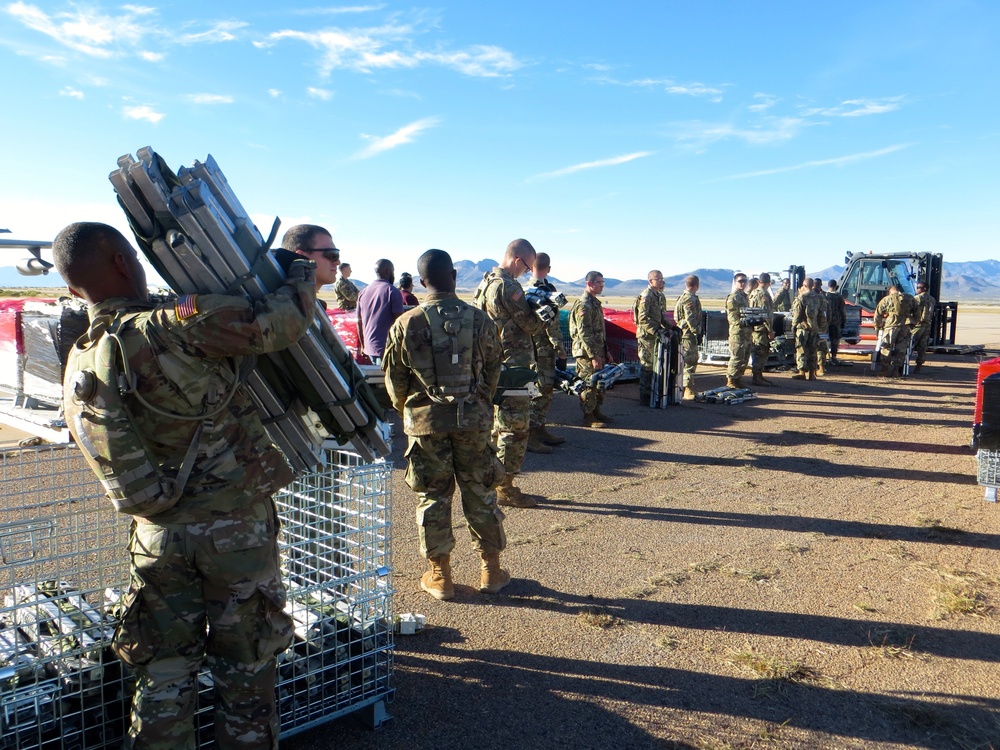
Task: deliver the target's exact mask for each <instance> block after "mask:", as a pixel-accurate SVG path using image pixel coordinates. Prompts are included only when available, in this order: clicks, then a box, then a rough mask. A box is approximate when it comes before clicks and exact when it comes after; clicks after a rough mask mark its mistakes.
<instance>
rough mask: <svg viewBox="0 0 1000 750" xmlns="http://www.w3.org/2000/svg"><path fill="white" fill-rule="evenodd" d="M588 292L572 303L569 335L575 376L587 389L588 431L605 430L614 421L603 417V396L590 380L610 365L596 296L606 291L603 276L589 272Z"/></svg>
mask: <svg viewBox="0 0 1000 750" xmlns="http://www.w3.org/2000/svg"><path fill="white" fill-rule="evenodd" d="M586 284H587V285H586V288H585V289H584V291H583V294H581V295H580V298H579V299H578V300H577V301H576V302H574V303H573V311H572V312H571V313H570V318H569V335H570V336H571V337H572V338H573V356H574V357H576V374H577V377H579V378H580V379H581V380H583V381H584V382H585V383H588V387H587V388H585V389H584V390H583V391H582V392H581V393H580V407H581V408H582V409H583V424H584V426H585V427H604V426H605V425H606V424H610V423H611V422H613V421H614V420H613V419H612V418H611V417H609V416H607V415H606V414H603V413H601V405H602V404H603V403H604V392H603V391H599V390H598V389H597V388H596V387H592V386H589V382H590V378H591V376H592V375H593V374H594V373H595V372H597V371H598V370H600V369H601V368H603V367H604V365H605V364H606V363H607V361H608V353H607V344H606V339H605V330H604V311H603V310H602V308H601V301H600V300H599V299H597V295H598V294H600V293H601V292H603V291H604V276H603V275H602V274H600V273H598V272H597V271H590V272H588V273H587V276H586Z"/></svg>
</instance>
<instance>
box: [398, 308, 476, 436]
mask: <svg viewBox="0 0 1000 750" xmlns="http://www.w3.org/2000/svg"><path fill="white" fill-rule="evenodd" d="M420 312H422V313H423V316H424V320H426V321H427V329H426V331H427V332H426V334H425V336H426V337H427V338H429V340H430V346H424V347H415V348H414V350H412V351H409V352H408V354H409V355H410V367H411V368H412V370H413V374H414V375H415V376H416V378H417V380H418V381H419V382H420V385H421V386H422V387H423V389H424V392H425V393H426V394H427V397H428V398H429V399H430V400H431V401H434V402H436V403H439V404H454V405H456V406H457V407H458V421H459V423H461V421H462V412H463V410H464V407H465V404H467V403H471V402H472V401H474V400H475V398H476V394H477V392H478V390H479V386H480V384H481V377H480V376H481V369H482V360H483V357H482V355H480V357H479V360H478V361H477V360H476V357H475V356H474V349H473V348H474V347H475V346H478V345H479V344H478V342H477V338H478V335H477V334H480V333H481V331H476V330H475V327H476V311H475V309H474V308H472V307H471V306H468V305H462V306H459V305H457V304H455V303H454V302H451V303H449V302H447V301H446V302H443V303H427V302H425V303H424V304H422V305H420Z"/></svg>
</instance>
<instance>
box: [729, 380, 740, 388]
mask: <svg viewBox="0 0 1000 750" xmlns="http://www.w3.org/2000/svg"><path fill="white" fill-rule="evenodd" d="M741 387H742V386H741V385H740V384H739V381H737V380H736V378H726V388H741Z"/></svg>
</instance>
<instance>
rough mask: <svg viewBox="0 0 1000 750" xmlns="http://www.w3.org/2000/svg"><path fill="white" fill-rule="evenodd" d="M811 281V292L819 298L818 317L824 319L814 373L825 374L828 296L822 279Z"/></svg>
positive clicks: (828, 329)
mask: <svg viewBox="0 0 1000 750" xmlns="http://www.w3.org/2000/svg"><path fill="white" fill-rule="evenodd" d="M812 283H813V292H814V293H815V294H816V297H817V298H818V299H819V308H820V313H821V316H820V318H819V319H820V320H822V321H824V322H823V324H821V326H820V329H819V336H820V338H819V340H818V341H817V342H816V374H817V375H826V361H827V359H828V358H829V356H830V298H829V297H827V296H826V292H824V291H823V279H813V280H812ZM824 336H825V337H826V338H823V337H824Z"/></svg>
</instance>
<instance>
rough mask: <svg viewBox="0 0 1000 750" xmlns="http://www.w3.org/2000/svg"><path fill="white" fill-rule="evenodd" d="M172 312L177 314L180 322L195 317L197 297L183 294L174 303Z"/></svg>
mask: <svg viewBox="0 0 1000 750" xmlns="http://www.w3.org/2000/svg"><path fill="white" fill-rule="evenodd" d="M174 311H175V312H176V313H177V317H178V318H179V319H180V320H186V319H188V318H190V317H191V316H193V315H197V314H198V295H197V294H185V295H184V296H183V297H178V298H177V301H176V302H175V303H174Z"/></svg>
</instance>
